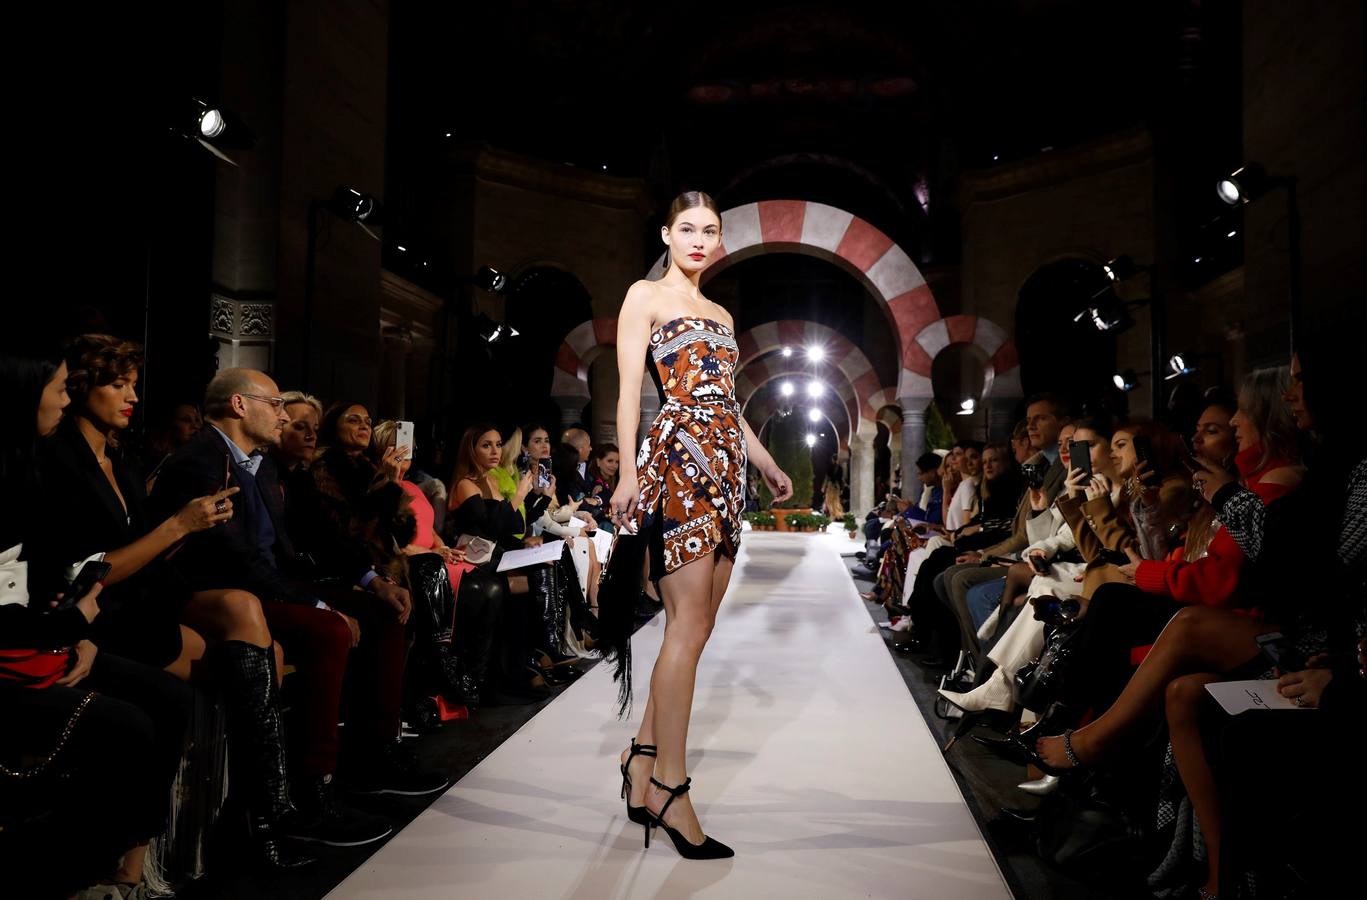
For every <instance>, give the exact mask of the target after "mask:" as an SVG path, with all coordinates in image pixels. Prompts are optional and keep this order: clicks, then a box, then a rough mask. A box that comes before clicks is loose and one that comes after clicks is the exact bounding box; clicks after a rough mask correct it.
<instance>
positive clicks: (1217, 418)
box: [1191, 406, 1236, 463]
mask: <svg viewBox="0 0 1367 900" xmlns="http://www.w3.org/2000/svg"><path fill="white" fill-rule="evenodd" d="M1235 446H1236V442H1235V437H1234V426H1233V425H1232V424H1231V421H1230V417H1229V413H1228V411H1226V410H1225V408H1224V407H1222V406H1208V407H1206V409H1205V411H1204V412H1202V413H1201V418H1199V419H1197V420H1196V433H1195V434H1193V435H1192V436H1191V452H1192V453H1193V454H1195V455H1196V456H1197V457H1198V458H1200V459H1204V460H1209V461H1210V462H1213V463H1223V462H1224V461H1225V460H1226V459H1229V457H1230V456H1231V455H1233V453H1234V448H1235Z"/></svg>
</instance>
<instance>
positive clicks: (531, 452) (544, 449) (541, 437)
mask: <svg viewBox="0 0 1367 900" xmlns="http://www.w3.org/2000/svg"><path fill="white" fill-rule="evenodd" d="M527 455H528V456H530V457H531V458H532V459H550V458H551V436H550V435H549V434H547V433H546V432H545V431H543V430H542V429H540V428H538V429H536V430H535V431H533V432H532V433H531V434H530V435H528V437H527Z"/></svg>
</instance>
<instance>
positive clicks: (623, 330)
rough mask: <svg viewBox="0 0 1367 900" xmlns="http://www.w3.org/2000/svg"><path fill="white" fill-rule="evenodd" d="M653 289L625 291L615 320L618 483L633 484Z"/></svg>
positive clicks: (638, 286) (640, 286)
mask: <svg viewBox="0 0 1367 900" xmlns="http://www.w3.org/2000/svg"><path fill="white" fill-rule="evenodd" d="M653 295H654V288H653V286H652V285H651V284H650V282H648V281H638V282H636V283H635V284H633V285H632V286H631V289H630V290H628V291H627V296H626V299H625V300H623V301H622V311H621V312H620V313H619V314H618V316H617V383H618V385H619V391H618V394H617V445H618V447H620V448H621V450H622V452H621V454H620V457H621V460H622V464H621V469H620V474H619V481H627V482H631V483H634V482H635V481H636V449H637V448H636V437H637V435H636V429H637V426H638V425H639V424H640V421H641V378H642V377H643V376H644V374H645V360H646V346H647V345H648V344H649V343H650V314H651V309H650V301H651V299H652V297H653Z"/></svg>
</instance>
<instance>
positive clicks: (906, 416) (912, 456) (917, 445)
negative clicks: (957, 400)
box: [898, 397, 930, 500]
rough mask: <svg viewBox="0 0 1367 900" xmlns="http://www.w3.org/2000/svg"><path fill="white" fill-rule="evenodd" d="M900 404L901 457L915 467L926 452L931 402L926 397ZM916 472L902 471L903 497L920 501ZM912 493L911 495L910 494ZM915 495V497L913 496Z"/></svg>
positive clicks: (902, 400) (904, 469)
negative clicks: (928, 415)
mask: <svg viewBox="0 0 1367 900" xmlns="http://www.w3.org/2000/svg"><path fill="white" fill-rule="evenodd" d="M898 403H900V404H901V405H902V434H901V442H900V443H901V448H900V450H901V456H902V458H903V459H904V460H906V462H907V463H908V465H909V466H911V467H914V466H915V463H916V460H917V459H918V458H919V457H920V455H921V454H922V453H923V452H925V446H926V406H927V405H928V404H929V403H930V400H929V399H927V398H925V397H901V398H899V399H898ZM914 475H915V473H914V472H909V471H907V468H906V467H903V469H902V496H903V497H904V498H907V499H911V500H920V499H921V496H920V493H919V492H920V489H921V486H920V482H918V481H917V480H916V479H915V478H914V477H912V476H914ZM908 491H910V492H911V495H909V494H908ZM912 495H914V496H912Z"/></svg>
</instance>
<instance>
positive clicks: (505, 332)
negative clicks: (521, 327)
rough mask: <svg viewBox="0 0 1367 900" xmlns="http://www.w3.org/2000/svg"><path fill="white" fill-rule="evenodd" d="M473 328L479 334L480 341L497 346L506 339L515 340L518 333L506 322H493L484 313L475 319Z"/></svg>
mask: <svg viewBox="0 0 1367 900" xmlns="http://www.w3.org/2000/svg"><path fill="white" fill-rule="evenodd" d="M475 328H476V329H477V331H478V333H479V337H480V340H482V341H484V342H485V343H486V344H497V343H498V342H499V341H502V340H504V339H507V338H515V337H517V336H518V331H517V329H516V328H514V327H513V326H511V325H509V324H508V323H506V322H495V321H494V320H493V319H491V318H489V317H488V316H487V315H485V314H484V313H480V314H479V315H478V316H476V317H475Z"/></svg>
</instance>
